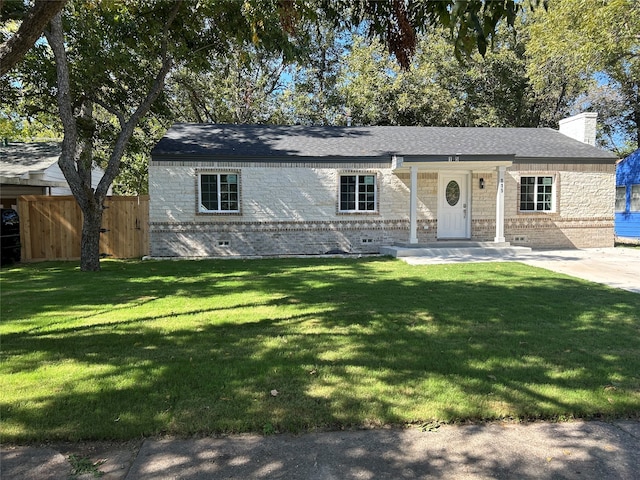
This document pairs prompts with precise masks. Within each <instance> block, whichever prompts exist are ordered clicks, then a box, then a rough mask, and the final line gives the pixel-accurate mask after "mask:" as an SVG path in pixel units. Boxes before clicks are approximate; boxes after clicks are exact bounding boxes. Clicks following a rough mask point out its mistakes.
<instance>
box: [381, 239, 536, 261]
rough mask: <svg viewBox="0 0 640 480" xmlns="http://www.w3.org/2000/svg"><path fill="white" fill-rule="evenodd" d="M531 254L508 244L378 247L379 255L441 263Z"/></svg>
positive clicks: (398, 245)
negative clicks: (422, 258)
mask: <svg viewBox="0 0 640 480" xmlns="http://www.w3.org/2000/svg"><path fill="white" fill-rule="evenodd" d="M530 252H531V248H529V247H517V246H512V245H511V244H510V243H509V242H472V241H458V240H451V241H449V240H447V241H438V242H433V243H425V244H412V243H403V244H396V245H388V246H382V247H380V254H381V255H389V256H392V257H395V258H405V257H425V258H430V259H433V260H443V261H445V260H446V261H447V262H450V261H460V262H464V261H496V260H500V259H505V260H508V259H513V257H516V256H518V255H521V254H527V253H530Z"/></svg>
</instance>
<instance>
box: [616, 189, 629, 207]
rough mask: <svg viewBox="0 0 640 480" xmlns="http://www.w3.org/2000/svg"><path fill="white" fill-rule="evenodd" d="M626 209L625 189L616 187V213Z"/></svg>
mask: <svg viewBox="0 0 640 480" xmlns="http://www.w3.org/2000/svg"><path fill="white" fill-rule="evenodd" d="M626 209H627V187H624V186H622V187H616V212H624V211H625V210H626Z"/></svg>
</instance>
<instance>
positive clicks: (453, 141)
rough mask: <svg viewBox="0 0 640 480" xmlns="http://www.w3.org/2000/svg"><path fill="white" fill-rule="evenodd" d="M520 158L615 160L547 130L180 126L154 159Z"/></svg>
mask: <svg viewBox="0 0 640 480" xmlns="http://www.w3.org/2000/svg"><path fill="white" fill-rule="evenodd" d="M394 154H395V155H398V156H436V155H455V154H461V155H515V157H516V158H520V159H528V158H531V159H548V160H554V159H555V160H561V159H574V160H575V159H585V160H596V159H600V160H611V161H613V160H615V156H614V155H613V154H612V153H610V152H607V151H604V150H601V149H599V148H596V147H593V146H591V145H587V144H584V143H581V142H578V141H576V140H573V139H571V138H569V137H567V136H565V135H563V134H561V133H560V132H558V131H556V130H552V129H548V128H478V127H468V128H465V127H306V126H269V125H218V124H186V123H185V124H176V125H174V126H173V127H172V128H171V129H170V130H169V131H168V132H167V133H166V135H165V136H164V137H163V138H162V139H161V140H160V142H158V144H157V145H156V146H155V148H154V149H153V151H152V157H153V158H155V159H158V158H160V157H174V156H185V155H186V156H197V157H200V156H204V157H211V160H215V159H216V158H225V159H238V160H239V159H241V158H266V159H274V160H275V159H283V160H287V161H292V160H295V159H297V158H307V159H308V158H335V159H342V158H344V159H345V160H346V159H358V158H376V157H377V158H385V159H388V158H390V156H391V155H394Z"/></svg>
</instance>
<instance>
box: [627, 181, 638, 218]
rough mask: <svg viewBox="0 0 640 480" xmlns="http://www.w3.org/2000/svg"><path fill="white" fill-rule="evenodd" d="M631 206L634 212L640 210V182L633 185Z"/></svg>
mask: <svg viewBox="0 0 640 480" xmlns="http://www.w3.org/2000/svg"><path fill="white" fill-rule="evenodd" d="M629 207H630V210H631V211H632V212H640V184H638V185H631V204H630V205H629Z"/></svg>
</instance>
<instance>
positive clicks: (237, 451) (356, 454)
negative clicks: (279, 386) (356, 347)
mask: <svg viewBox="0 0 640 480" xmlns="http://www.w3.org/2000/svg"><path fill="white" fill-rule="evenodd" d="M128 447H130V445H129V446H128ZM128 447H127V448H128ZM85 448H86V445H85ZM127 448H124V449H122V448H117V446H114V449H113V450H111V451H95V452H94V454H93V456H91V460H92V461H94V462H95V461H99V460H101V459H102V460H105V461H104V463H102V465H100V466H99V467H98V468H99V469H100V470H101V471H103V472H105V474H104V475H103V476H102V477H100V478H102V479H104V480H156V479H158V480H159V479H162V480H165V479H188V480H196V479H222V478H224V479H267V478H268V479H272V478H277V479H304V480H307V479H309V480H312V479H317V480H329V479H403V478H407V479H409V478H423V479H427V478H429V479H451V478H454V479H494V478H505V479H507V478H508V479H510V478H517V479H560V478H562V479H605V478H606V479H624V480H635V479H639V478H640V421H634V420H620V421H614V422H601V421H594V422H581V421H578V422H567V423H542V422H541V423H529V424H517V423H489V424H482V425H468V426H448V425H444V426H441V427H439V428H432V429H430V431H422V430H420V429H418V428H412V429H406V430H402V429H380V430H359V431H341V432H327V433H311V434H304V435H299V436H293V435H273V436H267V437H261V436H253V435H246V436H231V437H224V438H194V439H148V440H144V441H143V442H142V443H141V444H139V445H138V446H137V447H136V451H131V450H128V449H127ZM67 458H68V451H66V452H65V454H62V453H60V452H59V451H57V450H56V449H54V448H34V447H15V448H10V449H3V451H2V464H1V478H2V480H18V479H20V480H31V479H33V480H35V479H38V480H47V479H56V480H57V479H60V480H66V479H67V478H69V475H70V474H71V465H70V463H69V462H68V460H67ZM77 478H81V479H83V480H84V479H90V478H95V477H94V476H93V474H91V473H89V474H84V475H81V476H80V477H77Z"/></svg>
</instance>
